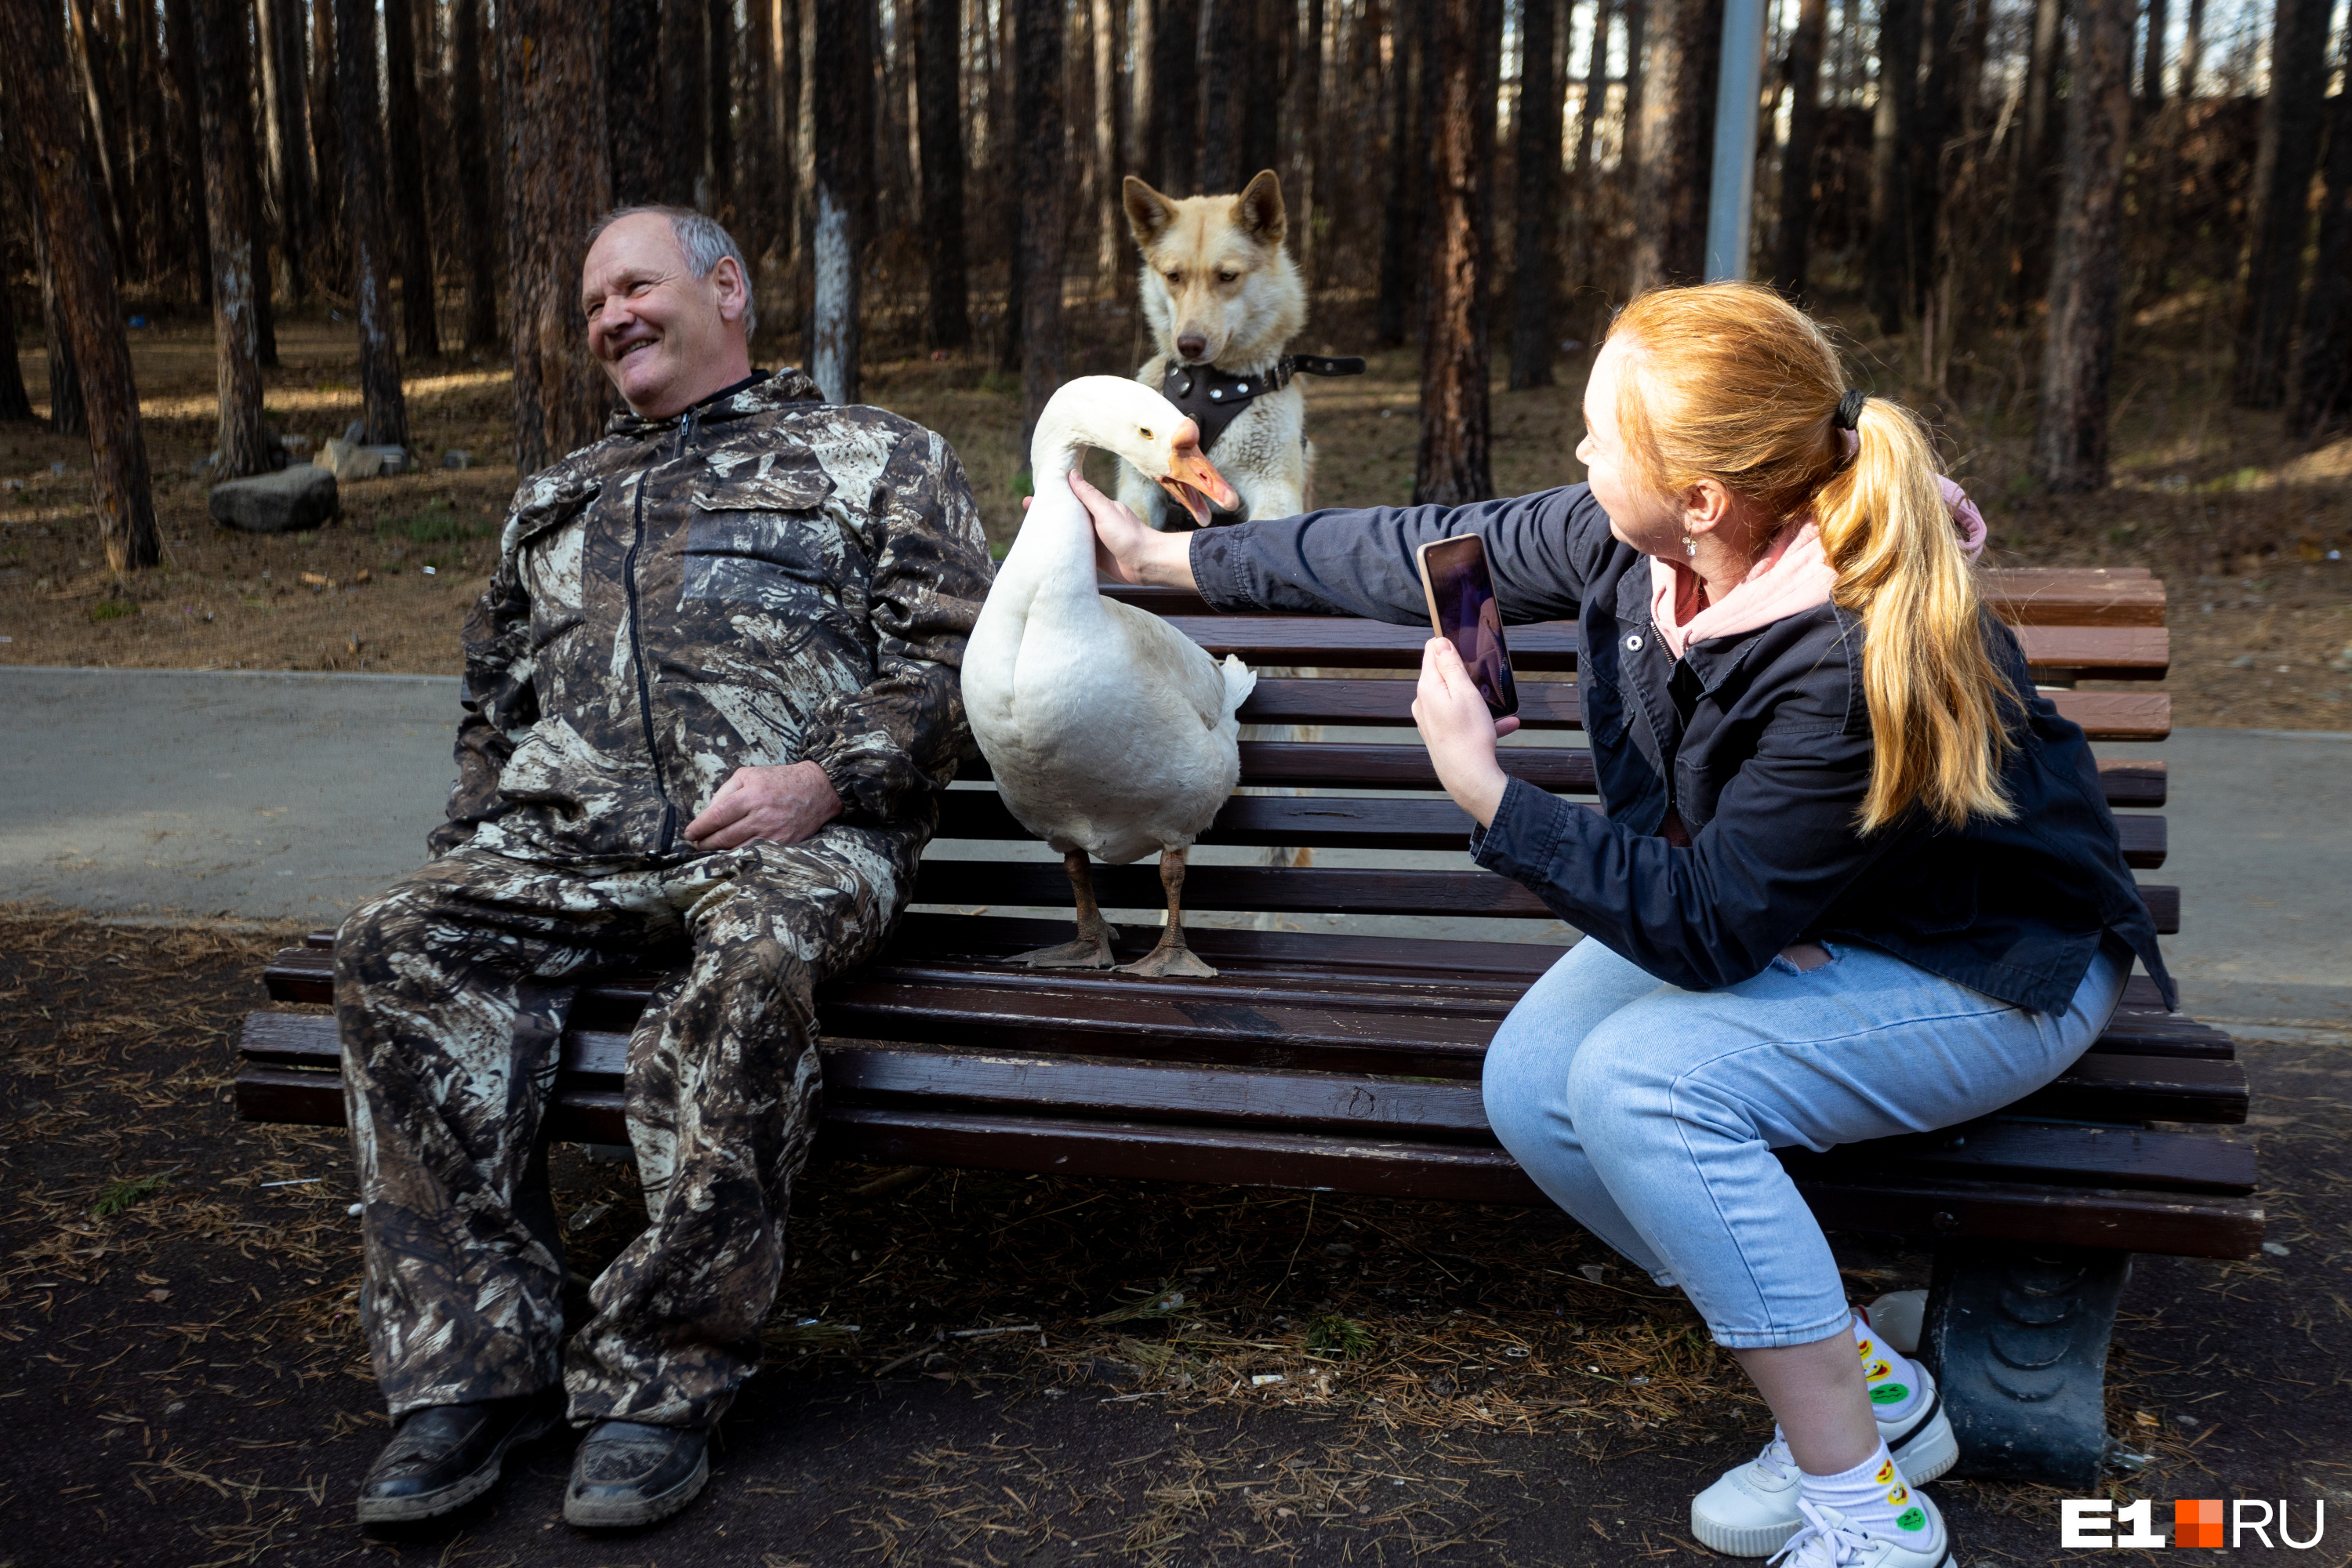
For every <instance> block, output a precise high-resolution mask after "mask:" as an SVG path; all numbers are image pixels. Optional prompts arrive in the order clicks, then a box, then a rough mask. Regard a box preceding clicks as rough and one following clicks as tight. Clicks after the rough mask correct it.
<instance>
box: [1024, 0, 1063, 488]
mask: <svg viewBox="0 0 2352 1568" xmlns="http://www.w3.org/2000/svg"><path fill="white" fill-rule="evenodd" d="M1016 4H1017V5H1018V7H1019V12H1018V16H1017V19H1016V20H1015V22H1014V33H1013V43H1014V47H1016V48H1017V49H1018V50H1019V51H1020V54H1019V66H1018V68H1017V69H1016V70H1015V71H1014V73H1013V149H1014V151H1013V158H1014V166H1015V167H1016V168H1017V169H1019V171H1020V182H1021V184H1020V199H1019V202H1018V204H1017V205H1019V207H1020V209H1021V451H1022V455H1023V456H1024V458H1025V457H1026V456H1027V455H1028V451H1029V437H1030V433H1031V432H1032V431H1034V429H1036V427H1037V416H1038V415H1039V414H1040V413H1042V412H1044V410H1045V400H1046V399H1047V398H1049V397H1051V396H1053V395H1054V389H1055V387H1057V386H1059V385H1060V384H1061V382H1062V245H1063V241H1064V239H1065V237H1066V233H1065V229H1064V224H1065V222H1066V211H1067V208H1066V205H1065V203H1066V200H1067V193H1066V191H1065V190H1064V189H1063V185H1064V183H1065V182H1064V178H1063V173H1062V170H1063V156H1062V133H1063V120H1062V26H1061V21H1062V0H1016Z"/></svg>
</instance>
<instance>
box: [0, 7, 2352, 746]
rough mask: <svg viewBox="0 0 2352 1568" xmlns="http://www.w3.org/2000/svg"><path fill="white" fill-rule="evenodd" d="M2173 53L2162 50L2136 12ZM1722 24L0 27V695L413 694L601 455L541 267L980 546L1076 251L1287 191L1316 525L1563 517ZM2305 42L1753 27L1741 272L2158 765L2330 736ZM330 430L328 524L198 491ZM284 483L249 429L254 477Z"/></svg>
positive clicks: (2324, 152) (764, 14)
mask: <svg viewBox="0 0 2352 1568" xmlns="http://www.w3.org/2000/svg"><path fill="white" fill-rule="evenodd" d="M2175 5H2181V6H2183V8H2181V9H2178V10H2176V9H2175V8H2174V7H2175ZM1723 9H1724V6H1723V0H594V3H593V4H562V3H559V0H0V55H5V58H7V59H8V60H9V61H10V62H11V68H10V70H9V71H8V73H7V75H6V79H5V80H0V105H5V109H6V111H7V112H6V113H5V117H0V485H5V489H0V662H14V663H26V664H113V665H124V664H136V665H174V666H189V667H198V668H232V667H241V668H314V669H315V668H344V669H370V670H387V669H389V670H425V671H452V670H454V669H456V668H457V636H456V634H457V626H458V625H459V623H460V621H461V620H462V617H463V615H464V612H465V610H466V608H467V605H469V604H470V602H471V600H472V598H473V596H474V595H475V594H476V593H477V592H478V588H479V585H480V582H481V579H482V577H483V576H484V574H486V573H487V572H488V567H489V564H490V563H491V561H492V559H493V558H494V555H495V551H496V533H497V528H498V523H499V518H500V517H501V515H502V513H503V510H504V504H505V501H506V498H507V496H508V495H509V493H510V492H511V490H512V488H513V485H514V483H515V479H516V477H517V475H518V474H519V473H527V472H529V471H530V470H531V469H532V468H536V467H538V466H540V465H541V464H543V463H545V462H547V461H550V460H551V459H552V458H555V457H557V456H560V455H561V454H562V453H563V452H564V451H566V450H568V449H569V448H571V447H573V446H576V445H578V444H580V443H582V442H583V441H585V440H587V439H589V438H591V437H593V434H594V433H595V431H596V430H597V428H598V427H599V426H600V425H601V423H602V420H603V418H604V416H605V414H606V413H607V412H608V410H609V407H610V394H609V391H608V389H607V387H606V385H605V383H604V379H603V377H602V376H601V374H599V373H597V372H596V370H595V369H594V367H593V365H592V364H591V363H589V362H588V360H587V359H586V357H585V354H584V353H583V349H582V345H581V338H580V332H579V330H578V321H577V320H576V305H575V302H574V299H573V289H574V280H575V279H576V278H577V268H578V262H579V257H580V248H581V241H582V237H583V233H584V231H585V229H586V228H587V226H588V225H589V223H590V222H591V221H592V220H593V217H594V216H596V215H597V214H598V213H600V212H602V211H604V210H605V209H606V208H608V207H610V206H612V205H617V204H620V203H629V202H647V201H658V202H676V203H681V204H688V205H696V206H698V207H700V208H702V209H703V210H706V211H709V212H710V213H712V214H714V215H715V216H718V217H719V218H720V220H721V221H723V222H725V223H727V224H728V225H729V226H730V228H731V229H732V230H733V232H734V233H735V234H736V235H737V237H738V238H739V239H740V241H741V243H742V245H743V247H744V249H745V250H746V252H747V254H748V255H749V256H750V257H751V258H752V262H753V270H754V273H755V275H756V283H757V289H758V297H759V300H760V321H761V327H760V333H759V338H758V341H757V342H756V344H755V359H756V360H757V361H758V363H764V364H769V365H774V364H778V363H805V364H810V365H812V366H813V367H814V368H815V369H816V370H817V371H818V373H819V375H820V380H821V383H823V384H824V385H825V390H826V391H827V393H828V394H829V395H833V396H835V397H842V398H852V399H861V400H864V401H869V402H875V403H878V404H881V405H886V406H888V407H891V408H893V409H896V410H898V412H901V413H904V414H906V415H908V416H911V417H913V418H916V419H919V420H921V421H923V422H924V423H927V424H929V425H932V426H935V427H937V428H939V429H940V431H942V432H943V433H944V434H945V435H947V436H948V437H949V438H950V440H951V441H952V442H953V443H954V444H955V446H956V447H957V448H958V450H959V451H960V453H961V455H962V457H963V458H964V460H965V462H966V464H967V467H968V468H970V470H971V475H972V479H973V482H974V489H975V491H976V492H977V493H978V494H979V496H980V498H981V501H982V510H983V513H984V515H985V517H986V519H987V521H988V524H989V527H990V531H991V533H992V537H993V538H994V539H996V540H997V541H998V542H1000V543H1001V542H1003V541H1004V540H1006V539H1009V537H1010V536H1011V533H1012V531H1013V529H1014V528H1015V527H1016V526H1017V520H1018V517H1019V503H1018V498H1019V495H1020V493H1021V491H1022V489H1024V486H1025V483H1026V479H1025V474H1024V471H1023V470H1024V462H1023V458H1022V453H1023V440H1022V432H1023V431H1024V428H1025V425H1026V421H1027V419H1028V418H1029V417H1030V416H1034V412H1035V410H1036V408H1037V407H1038V406H1040V405H1041V404H1042V402H1043V399H1044V397H1045V395H1046V394H1048V393H1049V392H1050V391H1051V390H1052V388H1053V387H1054V386H1055V385H1057V384H1059V383H1060V382H1061V381H1063V380H1064V379H1066V378H1067V377H1068V376H1071V375H1075V374H1087V373H1095V372H1113V373H1121V374H1124V373H1129V372H1131V371H1132V369H1133V367H1134V366H1135V365H1136V364H1137V363H1139V362H1140V361H1141V360H1142V359H1143V358H1144V357H1145V356H1146V355H1147V354H1148V353H1150V347H1149V346H1148V343H1147V342H1146V331H1145V328H1144V325H1143V322H1142V320H1141V316H1140V313H1139V310H1138V309H1137V300H1136V293H1137V277H1136V272H1135V266H1136V262H1135V254H1134V249H1133V246H1132V243H1131V241H1130V240H1129V237H1128V235H1127V232H1126V225H1125V219H1124V217H1123V216H1122V214H1121V212H1120V210H1119V205H1118V186H1119V181H1120V178H1121V177H1122V176H1123V175H1125V174H1140V175H1142V176H1143V177H1144V178H1146V179H1148V180H1150V181H1151V182H1152V183H1153V184H1155V185H1157V186H1159V187H1160V189H1162V190H1165V191H1168V192H1170V193H1171V194H1176V195H1188V194H1192V193H1195V192H1204V191H1205V192H1220V191H1235V190H1238V189H1239V188H1240V187H1241V185H1242V184H1244V183H1245V182H1246V181H1247V180H1248V178H1249V177H1250V176H1251V175H1252V174H1255V173H1256V172H1257V171H1258V170H1260V169H1266V168H1270V169H1274V170H1276V172H1277V173H1278V174H1279V175H1280V177H1281V180H1282V184H1283V190H1284V194H1285V197H1286V203H1287V205H1288V209H1289V215H1290V237H1289V244H1290V247H1291V248H1292V251H1293V254H1294V255H1295V256H1296V257H1297V259H1298V261H1299V263H1300V265H1301V267H1302V268H1303V270H1304V272H1305V274H1306V277H1307V280H1308V283H1309V286H1310V289H1311V291H1312V295H1313V300H1314V308H1313V316H1312V320H1311V323H1310V326H1309V328H1308V330H1307V334H1306V337H1305V339H1304V340H1302V342H1300V343H1299V344H1298V345H1297V347H1298V348H1300V349H1304V350H1309V351H1313V352H1323V353H1366V354H1368V355H1369V356H1370V359H1371V362H1372V365H1371V373H1370V374H1369V375H1367V376H1366V377H1364V378H1362V379H1361V380H1360V381H1327V382H1321V383H1317V384H1312V385H1311V386H1310V388H1309V392H1308V397H1309V405H1310V415H1309V418H1310V426H1311V429H1312V431H1313V433H1314V436H1315V438H1316V441H1317V444H1318V447H1319V448H1320V452H1321V466H1320V468H1319V469H1318V499H1319V500H1322V501H1324V502H1327V503H1340V504H1370V503H1375V502H1395V501H1403V500H1408V499H1420V500H1448V501H1451V500H1469V499H1474V498H1476V497H1479V496H1484V495H1488V494H1494V493H1512V492H1516V491H1519V490H1525V489H1535V488H1538V487H1540V486H1544V485H1549V484H1554V483H1559V482H1565V481H1570V480H1574V479H1580V478H1581V470H1580V468H1578V466H1577V465H1576V463H1575V462H1574V459H1573V458H1572V456H1571V455H1570V454H1571V452H1572V450H1573V447H1574V446H1575V443H1576V438H1577V435H1578V432H1579V429H1580V417H1579V416H1578V413H1577V407H1578V402H1579V396H1580V384H1581V381H1582V378H1583V374H1584V367H1585V364H1586V363H1587V361H1588V359H1589V345H1590V344H1591V342H1593V341H1594V340H1595V339H1596V338H1597V337H1598V336H1599V335H1600V334H1601V332H1602V331H1605V328H1606V323H1607V320H1608V316H1609V313H1610V311H1611V310H1612V309H1613V308H1614V307H1615V306H1616V305H1617V304H1620V303H1622V301H1623V300H1625V299H1626V298H1628V297H1629V296H1630V295H1631V294H1633V292H1635V291H1638V290H1639V289H1643V288H1645V287H1649V286H1652V285H1654V284H1656V283H1659V282H1671V281H1680V280H1693V279H1696V278H1697V277H1698V276H1699V274H1700V270H1701V264H1702V259H1703V247H1704V238H1705V230H1706V194H1707V190H1708V184H1709V179H1710V175H1711V173H1712V170H1711V161H1712V158H1713V155H1714V146H1715V138H1714V118H1715V114H1716V95H1717V79H1718V74H1719V72H1720V68H1721V66H1722V63H1723V62H1722V37H1723ZM2346 32H2347V29H2346V27H2345V26H2344V25H2343V20H2342V18H2341V17H2339V16H2338V15H2337V7H2336V5H2335V4H2334V0H2275V4H2274V5H2272V4H2264V3H2263V0H1773V4H1771V5H1768V6H1767V28H1766V37H1765V41H1764V46H1763V47H1764V50H1765V59H1764V61H1763V66H1764V68H1763V71H1762V87H1761V93H1760V104H1759V110H1760V122H1761V125H1762V134H1761V136H1760V139H1759V142H1760V144H1759V150H1758V156H1757V163H1756V168H1755V171H1754V178H1755V190H1756V201H1755V214H1756V219H1755V224H1754V227H1753V243H1752V246H1751V248H1750V255H1749V273H1750V275H1751V276H1753V277H1756V278H1758V279H1765V280H1769V281H1770V282H1771V283H1773V284H1774V285H1775V286H1776V287H1779V288H1780V289H1783V290H1785V291H1787V292H1788V293H1789V294H1790V296H1791V297H1793V298H1796V299H1798V300H1801V302H1803V303H1804V304H1805V305H1806V307H1807V308H1808V309H1810V310H1812V311H1814V312H1815V313H1816V314H1817V315H1819V316H1821V317H1822V319H1823V320H1824V321H1829V322H1831V323H1832V325H1833V326H1834V327H1835V328H1836V330H1837V331H1838V332H1839V333H1840V335H1841V338H1842V340H1843V342H1844V344H1845V346H1846V348H1847V350H1848V352H1849V353H1850V357H1851V361H1852V364H1853V372H1854V374H1855V375H1856V376H1857V378H1858V379H1859V380H1860V382H1861V383H1862V384H1864V385H1866V386H1868V387H1869V388H1870V389H1871V390H1872V391H1874V392H1875V393H1879V394H1882V395H1893V396H1896V397H1900V398H1903V399H1905V400H1906V401H1908V402H1910V403H1911V404H1913V405H1915V406H1916V407H1919V408H1920V409H1921V410H1922V411H1923V412H1925V413H1926V414H1927V416H1929V417H1930V419H1931V420H1932V421H1934V423H1935V424H1936V426H1937V430H1938V433H1939V437H1940V439H1941V440H1942V442H1943V444H1944V447H1945V450H1946V453H1947V457H1948V461H1949V463H1950V466H1951V468H1952V471H1953V472H1954V473H1955V474H1956V475H1957V476H1958V478H1960V479H1961V480H1962V481H1963V482H1964V483H1965V484H1967V485H1968V486H1969V488H1970V489H1971V490H1972V491H1973V492H1975V493H1976V494H1977V495H1978V496H1979V499H1980V500H1983V501H1984V502H1986V503H1987V510H1988V512H1989V513H1990V517H1991V520H1992V521H1993V525H1994V542H1995V546H1996V551H1997V553H1998V554H1999V556H2000V558H2001V559H2003V560H2005V561H2008V562H2010V563H2052V564H2057V563H2063V564H2081V565H2108V566H2124V565H2144V566H2148V567H2151V568H2153V569H2155V570H2157V571H2158V572H2159V573H2160V574H2163V575H2164V576H2166V577H2167V578H2168V581H2169V582H2170V583H2171V584H2172V587H2173V606H2174V608H2173V616H2172V622H2173V626H2174V628H2175V644H2174V648H2175V665H2174V679H2173V682H2172V689H2173V692H2174V696H2175V702H2176V710H2175V711H2176V717H2177V718H2178V719H2179V721H2182V722H2188V723H2224V724H2238V725H2252V726H2256V727H2263V726H2273V727H2296V728H2305V729H2341V728H2345V727H2347V725H2346V721H2345V716H2344V709H2343V706H2342V704H2343V703H2344V702H2345V700H2347V695H2352V692H2347V685H2352V596H2347V592H2346V584H2347V577H2346V575H2345V566H2344V563H2343V560H2342V555H2343V551H2344V549H2345V548H2346V546H2347V545H2352V538H2347V535H2348V534H2352V521H2347V510H2346V503H2347V486H2346V477H2347V473H2352V436H2347V433H2346V432H2347V428H2352V110H2347V103H2348V102H2352V100H2348V99H2347V93H2346V91H2345V87H2344V83H2345V65H2346V51H2347V38H2346ZM352 424H356V425H358V426H360V427H361V428H360V434H362V436H364V437H365V438H366V439H367V440H368V441H370V442H373V443H377V444H383V445H393V446H399V447H404V448H406V449H408V450H409V451H410V452H411V453H412V454H413V456H414V458H415V463H414V464H413V465H412V467H411V468H409V470H408V471H407V472H406V473H404V474H403V475H401V476H399V477H394V478H387V479H362V480H358V481H355V482H350V483H346V484H345V485H344V486H343V487H342V497H341V500H342V511H343V515H342V518H341V521H340V522H339V523H338V524H337V525H335V526H331V527H327V528H322V529H319V530H315V531H304V532H301V533H296V534H288V535H281V536H275V537H266V536H254V535H247V534H241V533H232V532H228V531H224V530H219V529H216V528H215V526H214V525H213V523H212V522H211V521H209V520H208V518H207V517H206V515H205V497H206V493H207V491H208V490H209V489H210V487H211V486H212V485H213V484H214V483H215V482H217V481H218V480H220V479H226V478H231V477H235V476H237V475H241V474H251V473H257V472H262V471H265V470H267V469H268V468H272V467H274V466H277V465H278V464H281V463H282V462H284V461H285V460H287V457H288V447H289V445H290V446H292V447H294V448H295V450H294V451H293V453H292V459H293V460H294V461H297V462H299V461H304V460H307V458H308V455H309V452H310V451H315V450H317V449H318V448H319V447H320V446H322V445H323V443H324V442H325V440H326V439H327V438H328V437H335V436H341V435H343V434H345V433H346V426H348V425H352ZM285 438H291V440H290V442H289V441H288V440H287V439H285Z"/></svg>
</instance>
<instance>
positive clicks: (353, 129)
mask: <svg viewBox="0 0 2352 1568" xmlns="http://www.w3.org/2000/svg"><path fill="white" fill-rule="evenodd" d="M334 5H335V102H336V105H337V107H338V108H339V109H340V110H341V140H342V143H343V221H344V223H345V224H346V225H347V226H348V227H349V229H350V231H351V247H352V298H353V299H354V300H355V301H356V304H357V313H358V316H359V327H360V402H361V404H362V412H363V414H364V416H365V419H366V421H367V438H368V439H369V440H370V441H372V442H375V443H378V444H380V445H383V446H396V447H405V446H407V445H408V399H407V395H405V394H404V393H403V392H402V390H401V385H400V351H399V349H398V347H397V346H396V345H395V344H394V342H393V341H392V282H391V268H392V254H391V245H390V243H389V237H388V235H387V232H386V231H387V225H386V223H385V219H384V210H383V140H382V137H381V134H380V132H381V128H382V121H381V120H380V118H379V117H378V115H377V112H376V97H375V81H376V58H375V6H374V5H373V0H334Z"/></svg>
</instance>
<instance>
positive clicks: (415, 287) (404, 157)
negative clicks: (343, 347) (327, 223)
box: [382, 0, 441, 360]
mask: <svg viewBox="0 0 2352 1568" xmlns="http://www.w3.org/2000/svg"><path fill="white" fill-rule="evenodd" d="M382 3H383V78H384V83H385V91H386V93H387V94H388V95H389V97H388V100H387V101H386V103H385V104H384V117H383V122H384V142H385V153H386V156H387V157H388V158H389V159H390V162H391V175H392V182H391V193H390V194H391V197H392V225H393V237H394V259H395V262H396V265H397V266H398V268H399V269H400V324H401V334H400V340H401V350H400V352H401V353H403V354H404V355H406V356H407V357H408V358H409V359H412V360H426V359H434V358H437V357H438V356H439V354H440V353H441V334H440V328H439V323H438V322H437V321H436V319H435V312H434V305H435V302H436V293H437V292H438V290H437V289H436V288H435V287H434V283H435V279H434V276H433V229H432V225H431V223H430V222H429V221H428V220H427V218H426V216H425V167H424V153H423V150H422V148H421V146H420V144H419V140H418V136H419V131H418V128H419V124H420V121H421V118H422V107H421V105H420V103H419V101H418V97H417V91H416V22H415V16H413V15H412V14H411V13H410V11H409V5H410V0H382ZM425 3H426V4H428V5H430V4H431V3H432V0H425Z"/></svg>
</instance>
